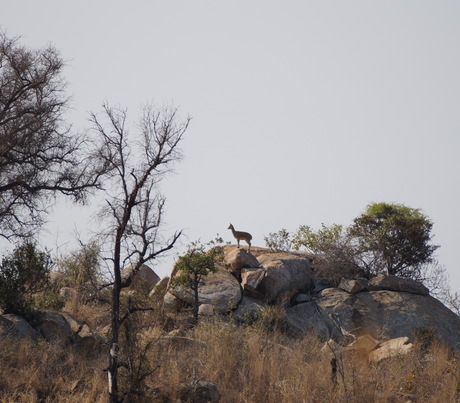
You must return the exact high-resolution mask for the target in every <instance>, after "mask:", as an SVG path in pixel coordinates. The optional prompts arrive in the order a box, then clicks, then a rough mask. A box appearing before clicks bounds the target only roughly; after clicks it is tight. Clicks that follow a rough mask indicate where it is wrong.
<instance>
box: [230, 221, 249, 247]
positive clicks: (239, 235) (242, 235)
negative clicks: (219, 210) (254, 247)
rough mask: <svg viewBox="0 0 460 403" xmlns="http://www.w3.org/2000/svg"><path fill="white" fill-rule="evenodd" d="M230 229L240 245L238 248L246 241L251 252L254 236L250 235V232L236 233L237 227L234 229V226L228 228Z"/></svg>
mask: <svg viewBox="0 0 460 403" xmlns="http://www.w3.org/2000/svg"><path fill="white" fill-rule="evenodd" d="M228 229H231V230H232V234H233V236H234V237H235V239H236V241H237V243H238V248H239V247H240V241H246V243H247V244H248V245H249V248H248V252H249V251H250V250H251V239H252V235H251V234H249V233H248V232H242V231H235V227H233V225H232V224H230V225H229V226H228Z"/></svg>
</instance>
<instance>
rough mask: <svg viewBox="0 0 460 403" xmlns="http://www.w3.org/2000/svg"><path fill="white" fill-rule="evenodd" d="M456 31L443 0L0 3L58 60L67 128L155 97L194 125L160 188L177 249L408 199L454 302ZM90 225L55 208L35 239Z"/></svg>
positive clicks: (458, 118)
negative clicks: (428, 223) (427, 222)
mask: <svg viewBox="0 0 460 403" xmlns="http://www.w3.org/2000/svg"><path fill="white" fill-rule="evenodd" d="M459 21H460V2H458V1H444V0H438V1H421V0H413V1H406V0H404V1H402V0H397V1H389V0H385V1H379V2H377V1H370V0H363V1H343V0H337V1H319V0H318V1H307V0H299V1H297V0H296V1H267V0H265V1H247V0H246V1H235V0H232V1H217V0H212V1H192V0H182V1H174V0H168V1H166V0H165V1H152V0H149V1H141V0H135V1H131V2H127V1H118V0H117V1H114V0H110V1H108V0H106V1H94V0H93V1H78V2H63V1H62V0H61V1H58V0H49V1H46V0H41V1H36V0H34V1H32V0H30V1H21V0H0V28H1V29H2V30H4V31H6V32H7V34H8V35H9V36H22V43H23V44H25V45H27V46H30V47H34V48H36V47H44V46H46V45H48V44H52V45H53V46H55V47H56V48H57V49H58V50H59V51H60V52H61V55H62V56H63V58H64V59H65V60H66V61H67V67H66V69H65V71H64V77H65V78H66V79H67V81H68V82H69V85H68V94H69V95H71V96H72V108H73V110H72V111H71V113H70V114H69V121H70V122H71V123H73V125H74V127H75V128H76V129H80V130H83V129H84V128H87V127H88V125H89V124H88V113H89V111H98V110H100V106H101V104H102V103H103V102H105V101H107V102H109V103H110V104H112V105H114V106H115V105H120V106H123V107H127V108H128V111H129V115H130V116H131V118H132V119H133V122H134V121H135V119H136V118H137V117H138V116H139V107H140V106H141V105H142V104H145V103H146V102H148V101H151V100H153V101H156V102H157V103H159V104H162V103H173V104H174V105H176V106H180V110H181V112H182V114H183V116H184V117H185V116H187V115H188V114H190V115H191V116H192V118H193V120H192V123H191V126H190V128H189V130H188V132H187V135H186V140H185V141H184V143H183V152H184V156H185V158H184V160H183V161H182V162H181V163H180V164H179V165H178V166H177V169H176V174H175V175H174V176H170V177H168V179H167V180H166V182H164V186H163V191H164V193H165V196H166V197H167V216H166V220H167V224H166V226H165V229H166V230H171V232H173V231H174V230H175V229H178V230H179V229H184V230H185V233H186V234H187V238H186V239H185V238H184V240H183V244H184V245H185V244H186V243H188V242H189V241H193V240H196V239H198V238H200V239H201V240H202V241H208V240H210V239H212V238H214V237H215V235H216V233H219V234H220V235H221V236H223V238H224V239H225V240H226V241H231V240H232V237H231V234H230V231H228V230H227V227H228V225H229V223H230V222H232V223H233V224H234V226H235V228H236V229H237V230H243V231H248V232H251V233H252V235H253V237H254V241H253V244H254V245H258V246H264V236H266V235H268V233H270V232H276V231H278V230H279V229H281V228H286V229H287V230H288V231H291V232H293V231H295V230H296V229H297V227H298V226H299V225H301V224H306V225H310V226H312V227H314V228H318V227H319V226H320V224H321V223H322V222H324V223H326V224H332V223H339V224H344V225H349V224H350V223H351V221H352V219H353V218H355V217H357V216H358V215H359V214H361V212H362V211H363V210H364V209H365V207H366V205H367V204H369V203H371V202H381V201H385V202H396V203H403V204H405V205H408V206H410V207H414V208H420V209H422V210H423V211H424V213H425V214H426V215H428V216H429V217H430V218H431V219H432V220H433V222H434V228H433V234H434V243H436V244H439V245H441V248H440V249H439V250H438V259H439V261H440V263H441V264H443V265H444V266H445V267H446V268H447V270H448V272H449V273H450V276H451V279H452V287H453V289H454V290H458V291H460V270H459V264H458V256H457V247H458V246H459V244H460V235H459V228H460V211H459V206H460V189H459V183H458V182H459V181H458V175H459V172H460V159H459V157H458V155H459V152H460V23H459ZM133 130H134V128H133ZM95 204H96V202H95V201H94V202H93V207H94V205H95ZM90 212H91V209H74V208H72V207H71V205H70V204H69V203H65V204H62V205H60V206H58V207H57V208H56V213H55V214H53V215H52V216H50V217H49V219H50V224H49V225H48V227H47V230H48V232H47V234H44V235H43V237H42V243H43V244H45V245H47V246H48V247H50V248H52V247H54V246H55V245H64V244H67V241H68V240H69V239H72V236H73V234H72V232H73V229H74V228H75V227H76V228H78V230H79V231H80V232H81V233H82V236H83V237H84V236H86V235H85V234H89V231H90V230H93V231H97V227H95V226H94V225H93V222H94V220H91V219H90V218H89V216H90ZM88 236H89V235H88ZM179 252H180V250H177V251H176V253H179ZM173 255H174V254H173ZM171 259H172V258H171ZM171 264H172V263H171V262H166V263H165V262H163V263H162V264H160V265H157V266H155V265H153V266H154V267H153V268H154V270H155V271H157V273H158V274H159V275H160V276H164V275H166V274H169V271H170V269H171Z"/></svg>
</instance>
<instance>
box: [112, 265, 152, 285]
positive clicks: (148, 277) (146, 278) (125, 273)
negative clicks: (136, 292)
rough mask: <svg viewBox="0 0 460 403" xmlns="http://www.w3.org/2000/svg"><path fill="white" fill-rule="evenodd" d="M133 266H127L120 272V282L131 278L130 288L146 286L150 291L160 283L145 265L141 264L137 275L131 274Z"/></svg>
mask: <svg viewBox="0 0 460 403" xmlns="http://www.w3.org/2000/svg"><path fill="white" fill-rule="evenodd" d="M134 269H135V266H134V265H131V266H128V267H126V268H124V269H123V270H122V271H121V279H122V281H126V280H127V279H129V278H131V284H130V287H131V288H138V287H142V286H147V287H149V288H150V289H151V288H152V287H153V286H154V285H155V284H156V283H158V282H159V281H160V277H159V276H158V275H157V274H156V273H155V272H154V271H153V270H152V269H151V268H150V267H149V266H147V265H146V264H143V265H142V266H141V267H140V268H139V270H138V271H137V273H133V272H134Z"/></svg>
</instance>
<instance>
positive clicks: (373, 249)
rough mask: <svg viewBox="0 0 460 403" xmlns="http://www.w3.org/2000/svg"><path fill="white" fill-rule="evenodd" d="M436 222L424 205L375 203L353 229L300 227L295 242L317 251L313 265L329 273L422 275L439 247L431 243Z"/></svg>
mask: <svg viewBox="0 0 460 403" xmlns="http://www.w3.org/2000/svg"><path fill="white" fill-rule="evenodd" d="M432 226H433V223H432V222H431V221H430V220H429V219H428V217H427V216H425V215H424V214H423V213H422V212H421V211H420V210H419V209H413V208H410V207H406V206H404V205H401V204H388V203H374V204H370V205H369V206H367V208H366V210H365V211H364V213H363V214H361V215H360V216H359V217H357V218H355V219H354V220H353V224H352V225H351V226H349V227H348V228H344V227H343V226H341V225H336V224H334V225H331V226H326V225H324V224H323V225H322V228H321V229H319V230H318V231H313V230H312V229H311V228H310V227H309V226H305V225H303V226H300V227H299V229H298V231H297V233H296V234H295V236H294V238H293V244H294V247H295V248H296V249H299V248H301V247H305V248H306V249H307V250H309V251H311V252H313V253H314V254H315V255H316V257H315V261H314V266H315V268H316V269H317V270H318V271H319V272H320V273H321V274H322V275H323V276H324V277H326V278H331V277H335V278H336V279H337V278H340V277H345V276H364V277H371V276H375V275H378V274H392V275H397V276H400V277H407V278H412V279H415V280H421V279H422V272H423V269H424V267H425V265H426V264H429V263H432V262H433V260H434V259H433V254H434V252H435V251H436V249H437V248H438V246H437V245H433V244H432V243H431V229H432Z"/></svg>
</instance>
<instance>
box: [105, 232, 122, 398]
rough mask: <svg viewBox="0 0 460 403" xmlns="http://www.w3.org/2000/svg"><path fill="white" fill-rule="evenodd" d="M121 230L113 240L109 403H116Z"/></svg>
mask: <svg viewBox="0 0 460 403" xmlns="http://www.w3.org/2000/svg"><path fill="white" fill-rule="evenodd" d="M121 232H122V231H121V230H120V229H119V230H118V233H117V237H116V240H115V253H114V263H113V272H114V276H115V280H114V283H113V292H112V329H111V330H112V331H111V340H110V353H109V368H108V377H109V379H108V381H109V401H110V403H118V402H119V401H120V399H119V396H118V352H119V347H118V334H119V331H120V292H121V272H120V252H121Z"/></svg>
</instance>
